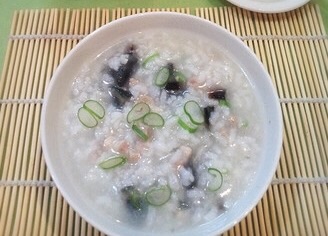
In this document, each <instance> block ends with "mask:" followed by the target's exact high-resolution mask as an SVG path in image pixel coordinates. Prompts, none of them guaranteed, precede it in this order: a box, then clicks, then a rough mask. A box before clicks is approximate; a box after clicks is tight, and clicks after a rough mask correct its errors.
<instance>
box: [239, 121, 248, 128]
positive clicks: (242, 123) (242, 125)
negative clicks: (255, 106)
mask: <svg viewBox="0 0 328 236" xmlns="http://www.w3.org/2000/svg"><path fill="white" fill-rule="evenodd" d="M248 125H249V124H248V121H247V120H244V121H243V122H241V125H240V127H241V128H247V127H248Z"/></svg>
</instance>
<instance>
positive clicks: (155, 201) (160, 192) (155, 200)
mask: <svg viewBox="0 0 328 236" xmlns="http://www.w3.org/2000/svg"><path fill="white" fill-rule="evenodd" d="M171 194H172V191H171V188H170V187H169V186H168V185H163V186H160V187H153V188H151V189H150V190H149V191H147V192H146V199H147V202H148V203H149V204H150V205H153V206H162V205H163V204H165V203H166V202H168V200H170V198H171Z"/></svg>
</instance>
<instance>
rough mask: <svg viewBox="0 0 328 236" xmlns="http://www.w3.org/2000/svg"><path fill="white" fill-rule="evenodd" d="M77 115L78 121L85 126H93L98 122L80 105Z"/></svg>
mask: <svg viewBox="0 0 328 236" xmlns="http://www.w3.org/2000/svg"><path fill="white" fill-rule="evenodd" d="M77 116H78V118H79V120H80V122H81V123H82V124H83V125H84V126H85V127H87V128H93V127H95V126H96V125H97V124H98V121H97V119H96V118H95V117H94V115H92V114H91V113H90V111H89V110H87V109H86V108H85V107H81V108H80V109H79V110H78V112H77Z"/></svg>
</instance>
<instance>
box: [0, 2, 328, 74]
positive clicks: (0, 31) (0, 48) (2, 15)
mask: <svg viewBox="0 0 328 236" xmlns="http://www.w3.org/2000/svg"><path fill="white" fill-rule="evenodd" d="M311 2H312V3H317V4H318V5H319V6H320V9H321V13H322V16H323V20H324V23H325V28H326V30H327V29H328V0H311ZM224 5H231V4H230V3H229V2H227V1H226V0H162V1H161V0H0V66H1V67H0V68H1V71H2V67H3V61H4V57H5V53H6V47H7V41H8V36H9V32H10V24H11V20H12V16H13V13H14V11H15V10H21V9H41V8H95V7H103V8H116V7H122V8H129V7H130V8H148V7H150V8H166V7H174V8H175V7H190V8H192V7H219V6H224Z"/></svg>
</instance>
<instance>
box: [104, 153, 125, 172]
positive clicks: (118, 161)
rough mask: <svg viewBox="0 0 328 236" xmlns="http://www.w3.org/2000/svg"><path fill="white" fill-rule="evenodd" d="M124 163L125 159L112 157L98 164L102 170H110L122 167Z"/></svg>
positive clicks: (123, 157)
mask: <svg viewBox="0 0 328 236" xmlns="http://www.w3.org/2000/svg"><path fill="white" fill-rule="evenodd" d="M125 162H126V157H125V156H121V155H119V156H114V157H109V158H107V159H105V160H103V161H102V162H100V163H99V166H100V167H101V168H103V169H112V168H114V167H117V166H120V165H123V164H124V163H125Z"/></svg>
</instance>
